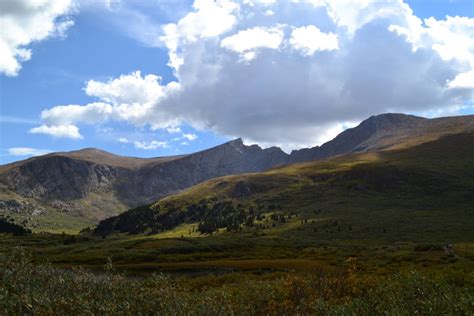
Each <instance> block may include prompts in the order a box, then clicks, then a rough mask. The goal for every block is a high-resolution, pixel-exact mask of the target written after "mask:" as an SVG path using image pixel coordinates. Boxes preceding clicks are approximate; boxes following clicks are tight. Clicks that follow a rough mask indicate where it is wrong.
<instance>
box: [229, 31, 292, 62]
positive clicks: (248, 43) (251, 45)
mask: <svg viewBox="0 0 474 316" xmlns="http://www.w3.org/2000/svg"><path fill="white" fill-rule="evenodd" d="M282 40H283V31H282V30H281V28H280V27H278V26H277V27H272V28H263V27H254V28H251V29H247V30H243V31H239V32H238V33H237V34H235V35H231V36H228V37H226V38H224V39H223V40H222V41H221V47H224V48H227V49H229V50H231V51H234V52H238V53H243V57H244V58H245V59H246V60H251V59H253V58H255V53H254V52H255V51H256V49H258V48H271V49H277V48H278V47H279V46H280V44H281V43H282ZM246 53H247V54H246ZM248 53H251V54H248Z"/></svg>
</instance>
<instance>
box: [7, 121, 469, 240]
mask: <svg viewBox="0 0 474 316" xmlns="http://www.w3.org/2000/svg"><path fill="white" fill-rule="evenodd" d="M473 130H474V116H461V117H448V118H439V119H425V118H420V117H415V116H409V115H404V114H382V115H378V116H373V117H370V118H369V119H367V120H365V121H363V122H362V123H361V124H360V125H359V126H357V127H355V128H352V129H348V130H346V131H344V132H342V133H341V134H340V135H338V136H337V137H336V138H335V139H333V140H332V141H329V142H327V143H325V144H323V145H322V146H320V147H314V148H310V149H301V150H298V151H293V152H292V153H291V154H290V155H288V154H286V153H284V152H283V151H281V149H279V148H277V147H272V148H268V149H262V148H260V147H259V146H257V145H251V146H247V145H244V144H243V142H242V140H241V139H236V140H233V141H230V142H228V143H225V144H223V145H220V146H217V147H214V148H211V149H208V150H204V151H201V152H198V153H194V154H190V155H185V156H173V157H158V158H149V159H143V158H134V157H123V156H117V155H114V154H111V153H107V152H105V151H102V150H99V149H93V148H87V149H83V150H79V151H73V152H66V153H65V152H60V153H52V154H48V155H45V156H40V157H34V158H30V159H27V160H23V161H19V162H15V163H12V164H7V165H3V166H0V211H3V212H4V213H5V214H8V215H11V216H13V217H14V218H16V220H18V221H19V222H23V221H25V220H26V224H27V226H29V227H30V228H33V229H35V230H50V229H53V230H60V231H61V230H65V231H68V230H77V229H80V228H83V227H86V226H88V225H90V224H92V223H97V222H98V221H99V220H101V219H104V218H107V217H109V216H113V215H117V214H119V213H121V212H123V211H125V210H127V209H130V208H133V207H136V206H138V205H144V204H148V203H151V202H153V201H155V200H158V199H160V198H162V197H165V196H167V195H170V194H174V193H178V192H181V191H182V190H184V189H186V188H188V187H190V186H192V185H195V184H198V183H200V182H202V181H205V180H208V179H212V178H215V177H219V176H226V175H231V174H241V173H249V172H262V171H265V170H268V169H270V168H274V167H276V166H283V165H287V164H291V163H295V162H302V161H313V160H321V159H325V158H328V157H333V156H336V155H343V154H349V153H356V152H372V151H377V150H387V149H394V148H403V147H407V146H414V145H417V144H422V143H425V142H428V141H432V140H436V139H438V138H439V137H441V136H445V135H450V134H456V133H459V132H462V131H465V132H466V131H473ZM242 190H244V191H245V188H242Z"/></svg>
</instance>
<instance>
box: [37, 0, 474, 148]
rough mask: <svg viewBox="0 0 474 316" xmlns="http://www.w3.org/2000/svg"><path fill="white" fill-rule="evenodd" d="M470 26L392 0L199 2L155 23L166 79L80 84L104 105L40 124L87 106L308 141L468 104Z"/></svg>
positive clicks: (166, 124)
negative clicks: (391, 117)
mask: <svg viewBox="0 0 474 316" xmlns="http://www.w3.org/2000/svg"><path fill="white" fill-rule="evenodd" d="M268 10H271V11H272V12H273V14H272V15H266V14H265V12H266V11H268ZM472 23H473V19H472V18H467V17H449V16H448V17H446V18H445V19H441V20H437V19H434V18H430V19H425V20H422V19H420V18H419V17H417V16H416V15H415V14H414V13H413V11H412V10H411V8H410V7H409V5H408V4H406V3H404V2H403V1H401V0H393V1H370V0H356V1H345V0H307V1H304V0H301V1H295V0H287V1H283V0H282V1H263V2H262V1H250V0H249V1H238V2H237V1H230V0H220V1H217V0H216V1H204V0H197V1H195V2H194V4H193V7H192V8H190V11H189V12H188V13H187V14H184V15H183V16H182V17H181V18H180V19H178V20H177V21H176V22H175V23H168V24H165V25H163V26H162V36H161V37H160V39H159V40H160V41H161V42H162V45H163V46H164V49H166V50H167V51H168V55H169V62H168V64H169V65H170V66H171V67H172V70H173V72H174V75H175V81H172V82H170V83H168V84H166V85H164V84H162V83H161V80H160V77H159V74H156V75H153V74H148V75H145V76H142V75H141V73H140V72H134V73H131V74H125V75H122V76H120V77H118V78H115V79H113V78H111V79H110V80H107V81H89V82H88V83H87V84H86V88H85V91H86V93H87V94H88V95H90V96H93V97H95V98H97V103H104V104H106V105H107V106H99V107H97V106H96V107H92V106H90V105H88V104H86V105H84V106H83V107H84V109H82V110H81V111H77V110H76V108H71V109H73V110H75V111H76V112H74V111H72V112H71V113H74V115H73V116H74V117H75V118H69V117H68V116H67V115H64V118H63V119H61V115H55V116H54V117H55V118H57V119H54V120H53V119H52V118H53V115H46V114H45V115H44V117H43V120H44V121H45V122H46V123H48V124H53V123H54V124H55V125H64V124H78V123H82V122H84V123H85V122H86V121H87V122H92V121H93V119H92V118H91V119H87V118H88V117H89V114H88V113H89V110H92V109H93V110H94V112H95V113H96V115H95V117H94V119H100V120H103V121H113V120H115V121H122V122H128V123H130V124H133V125H136V126H144V125H149V126H150V127H151V128H152V129H167V131H168V132H170V133H171V132H174V133H181V132H180V131H179V130H178V129H177V128H178V127H179V126H180V125H181V124H183V123H184V124H188V125H190V126H192V127H194V128H195V129H198V130H212V131H214V132H216V133H218V134H222V135H226V136H229V137H235V136H241V137H243V138H244V139H245V140H247V141H253V142H258V143H260V144H266V145H272V144H274V145H281V146H283V147H285V148H290V147H291V146H293V147H295V148H296V147H301V146H312V145H315V144H318V143H320V142H323V141H325V140H327V139H328V137H331V136H332V135H333V134H334V133H336V132H338V131H340V130H341V129H342V128H343V126H344V124H345V122H357V121H360V120H361V119H364V118H366V117H368V116H370V115H374V114H380V113H384V112H410V113H424V112H427V111H433V110H436V111H442V109H447V108H450V109H452V108H455V107H457V108H460V107H461V106H462V105H463V104H464V103H466V102H469V101H470V100H471V99H472V91H473V90H472V84H471V83H472V80H471V79H472V71H473V70H474V62H473V60H474V59H473V56H474V48H473V42H472V41H473V36H472V34H473V28H472ZM450 48H453V49H450ZM242 60H244V61H245V62H242ZM54 109H55V108H54V107H53V108H52V109H50V110H48V111H51V112H45V113H53V112H54V111H52V110H54ZM61 109H62V110H64V111H66V109H65V108H61ZM105 109H107V110H105ZM109 109H110V110H111V111H109ZM183 140H184V139H183ZM150 144H151V143H145V142H138V144H135V146H138V147H139V148H143V147H149V146H150ZM162 145H163V144H162ZM140 146H141V147H140ZM151 146H152V147H153V146H158V145H157V144H155V145H151Z"/></svg>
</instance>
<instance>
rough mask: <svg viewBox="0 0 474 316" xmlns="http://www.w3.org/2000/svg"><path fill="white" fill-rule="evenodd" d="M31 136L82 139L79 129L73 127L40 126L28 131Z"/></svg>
mask: <svg viewBox="0 0 474 316" xmlns="http://www.w3.org/2000/svg"><path fill="white" fill-rule="evenodd" d="M30 133H32V134H46V135H50V136H52V137H54V138H71V139H82V138H83V137H82V135H81V133H79V128H78V127H77V126H75V125H41V126H38V127H34V128H32V129H30Z"/></svg>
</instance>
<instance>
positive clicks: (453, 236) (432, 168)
mask: <svg viewBox="0 0 474 316" xmlns="http://www.w3.org/2000/svg"><path fill="white" fill-rule="evenodd" d="M472 144H474V133H473V132H466V133H459V134H454V135H447V136H444V137H442V138H440V139H437V140H434V141H429V142H426V143H424V144H421V145H416V146H413V147H407V148H402V149H391V150H385V151H377V152H370V153H357V154H350V155H345V156H338V157H335V158H332V159H327V160H323V161H316V162H310V163H302V164H296V165H290V166H286V167H280V168H276V169H272V170H269V171H267V172H263V173H257V174H243V175H235V176H227V177H222V178H216V179H212V180H209V181H206V182H204V183H201V184H199V185H196V186H194V187H191V188H190V189H188V190H186V191H184V192H182V193H179V194H176V195H172V196H169V197H166V198H164V199H161V200H159V201H158V202H156V203H153V204H150V205H148V206H143V207H139V208H136V209H133V210H130V211H127V212H125V213H123V214H121V215H120V216H117V217H112V218H109V219H106V220H104V221H102V222H101V223H100V224H99V225H98V226H97V228H96V229H95V233H96V234H99V235H102V236H105V235H108V234H110V233H113V232H127V233H134V234H136V233H151V234H153V233H161V232H164V231H168V230H171V229H175V228H176V227H181V226H183V225H184V226H186V225H188V226H189V227H191V226H192V227H193V228H192V229H193V230H196V231H198V232H199V233H201V234H209V233H213V232H220V234H233V233H238V234H239V233H240V232H243V233H250V232H259V233H262V234H264V235H265V236H272V235H275V236H279V237H282V236H286V237H287V238H290V237H291V238H303V235H304V238H303V239H305V240H310V239H312V238H324V239H326V238H329V239H349V238H350V239H364V238H369V239H371V238H376V239H381V238H382V239H389V240H417V239H419V238H421V239H426V240H433V239H436V240H439V241H442V240H445V241H446V240H472V238H474V235H473V232H474V208H473V205H474V180H473V179H474V160H473V159H472V157H474V146H473V145H472ZM222 230H223V231H224V232H223V231H222ZM298 236H300V237H298Z"/></svg>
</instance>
